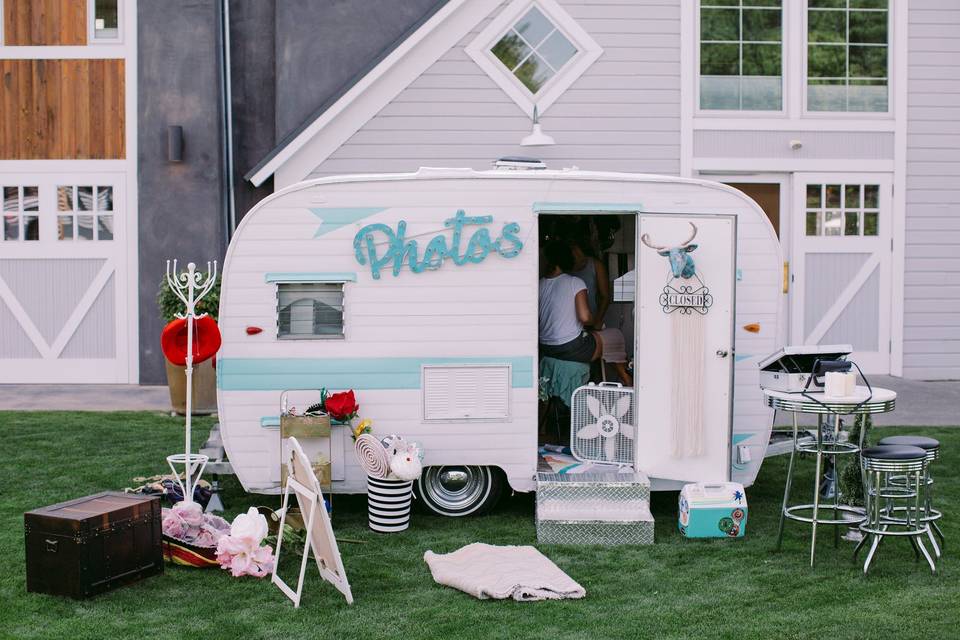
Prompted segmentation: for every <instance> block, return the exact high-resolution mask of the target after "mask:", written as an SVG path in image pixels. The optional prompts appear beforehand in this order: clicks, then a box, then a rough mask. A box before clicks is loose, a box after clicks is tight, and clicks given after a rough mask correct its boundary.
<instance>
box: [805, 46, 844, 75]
mask: <svg viewBox="0 0 960 640" xmlns="http://www.w3.org/2000/svg"><path fill="white" fill-rule="evenodd" d="M807 76H809V77H810V78H845V77H846V76H847V57H846V47H834V46H824V45H819V46H818V45H813V44H812V45H810V46H809V47H808V48H807Z"/></svg>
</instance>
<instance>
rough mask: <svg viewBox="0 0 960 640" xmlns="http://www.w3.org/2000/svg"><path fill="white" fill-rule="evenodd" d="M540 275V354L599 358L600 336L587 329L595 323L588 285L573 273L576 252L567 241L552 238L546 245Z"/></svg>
mask: <svg viewBox="0 0 960 640" xmlns="http://www.w3.org/2000/svg"><path fill="white" fill-rule="evenodd" d="M542 259H543V263H544V264H543V269H542V273H543V277H542V278H540V355H541V356H548V357H551V358H556V359H558V360H572V361H574V362H593V361H594V360H597V359H599V358H600V354H601V353H602V352H603V345H602V343H601V341H600V336H599V335H597V334H595V333H591V332H589V331H584V326H591V325H593V324H594V318H593V314H592V313H590V305H589V303H588V301H587V286H586V285H585V284H584V282H583V280H581V279H580V278H577V277H576V276H571V275H569V274H568V273H565V272H567V271H570V270H571V269H572V268H573V253H572V252H571V251H570V247H569V246H568V245H567V243H565V242H563V241H560V240H551V241H550V242H548V243H546V244H545V245H544V246H543V253H542Z"/></svg>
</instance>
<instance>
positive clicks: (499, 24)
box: [465, 0, 603, 118]
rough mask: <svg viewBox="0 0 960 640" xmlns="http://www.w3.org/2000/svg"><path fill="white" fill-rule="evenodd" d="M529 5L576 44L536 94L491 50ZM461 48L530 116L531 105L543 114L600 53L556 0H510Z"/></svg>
mask: <svg viewBox="0 0 960 640" xmlns="http://www.w3.org/2000/svg"><path fill="white" fill-rule="evenodd" d="M532 7H537V9H539V10H540V12H542V13H543V15H544V16H545V17H546V18H547V19H548V20H550V22H552V23H553V25H554V27H556V28H557V30H558V31H560V33H562V34H563V35H564V37H566V38H567V39H568V40H569V41H570V42H571V43H572V44H573V46H575V47H576V48H577V53H576V54H574V56H573V58H571V59H570V60H569V61H568V62H567V63H566V64H565V65H563V66H562V67H561V68H560V69H558V70H557V73H556V75H554V76H553V77H552V78H550V79H549V80H548V81H547V82H546V84H544V85H543V87H541V89H540V91H538V92H537V93H536V94H533V93H531V92H530V90H529V89H527V87H525V86H524V85H523V83H522V82H520V80H519V79H518V78H517V77H516V76H515V75H514V74H513V73H511V72H510V70H509V69H507V68H506V67H505V66H504V64H503V63H502V62H501V61H500V60H499V59H498V58H497V57H496V56H495V55H494V54H493V52H492V51H491V49H492V48H493V46H494V45H495V44H496V43H497V42H499V41H500V38H502V37H503V36H504V35H506V33H507V32H508V31H509V30H510V29H511V28H512V27H513V25H514V24H516V22H517V20H519V19H520V18H521V17H522V16H524V15H525V14H526V12H527V11H529V10H530V9H531V8H532ZM465 50H466V52H467V55H469V56H470V57H471V58H473V60H474V62H476V63H477V65H478V66H479V67H480V68H481V69H483V71H484V72H485V73H486V74H487V75H488V76H490V78H492V79H493V81H494V82H496V83H497V85H498V86H499V87H500V88H501V89H503V91H504V92H505V93H506V94H507V95H508V96H510V98H511V99H512V100H513V101H514V102H516V103H517V105H518V106H519V107H520V108H521V109H523V111H524V113H526V114H527V116H528V117H531V118H532V117H533V110H534V107H536V109H537V111H538V112H539V113H540V114H543V113H544V112H545V111H546V110H547V109H549V108H550V105H552V104H553V103H554V102H556V101H557V99H558V98H559V97H560V96H561V95H563V93H564V92H565V91H566V90H567V89H569V88H570V86H571V85H572V84H573V83H574V82H575V81H576V80H577V79H578V78H579V77H580V76H581V75H583V73H584V72H585V71H586V70H587V69H588V68H589V67H590V66H591V65H592V64H593V63H594V62H596V60H597V58H599V57H600V56H601V54H602V53H603V49H602V48H601V47H600V45H599V44H597V42H596V41H595V40H594V39H593V38H591V37H590V34H588V33H587V32H586V31H585V30H584V29H583V27H581V26H580V25H579V24H577V22H576V21H575V20H574V19H573V17H571V16H570V14H569V13H567V12H566V10H564V9H563V7H561V6H560V5H559V4H558V3H557V2H556V0H514V1H513V2H512V3H510V4H509V5H507V6H506V7H505V8H504V9H503V10H502V11H501V12H500V14H499V15H498V16H497V17H496V18H494V19H493V20H492V21H491V22H490V24H488V25H487V27H486V28H485V29H484V30H483V31H481V32H480V34H479V35H478V36H477V37H476V38H475V39H474V40H473V41H472V42H471V43H470V44H469V45H467V46H466V48H465Z"/></svg>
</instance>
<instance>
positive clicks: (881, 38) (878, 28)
mask: <svg viewBox="0 0 960 640" xmlns="http://www.w3.org/2000/svg"><path fill="white" fill-rule="evenodd" d="M850 42H851V44H852V43H873V44H887V12H886V11H851V12H850Z"/></svg>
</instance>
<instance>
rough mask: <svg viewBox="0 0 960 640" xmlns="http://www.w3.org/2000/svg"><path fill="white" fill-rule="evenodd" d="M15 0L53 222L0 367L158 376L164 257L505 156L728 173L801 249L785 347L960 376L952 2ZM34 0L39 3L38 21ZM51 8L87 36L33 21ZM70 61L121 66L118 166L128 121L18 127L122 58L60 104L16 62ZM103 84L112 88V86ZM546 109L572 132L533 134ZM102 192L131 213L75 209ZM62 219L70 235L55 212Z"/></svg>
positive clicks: (2, 154) (10, 314)
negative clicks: (839, 352)
mask: <svg viewBox="0 0 960 640" xmlns="http://www.w3.org/2000/svg"><path fill="white" fill-rule="evenodd" d="M0 4H2V6H3V15H4V29H3V34H2V36H0V37H3V41H2V47H0V64H3V65H4V67H3V72H4V76H3V77H4V86H3V88H2V89H0V90H2V91H3V92H4V93H3V94H2V95H3V100H4V101H5V102H4V103H3V105H4V109H3V112H4V113H5V114H7V115H6V116H4V118H3V121H4V122H3V126H4V129H3V131H2V132H0V158H2V159H0V172H2V173H0V184H2V185H3V186H5V187H6V186H10V187H15V188H16V189H17V199H16V201H14V199H13V196H12V194H13V191H12V190H11V191H9V193H10V194H11V199H10V204H9V205H7V204H6V200H5V206H9V207H10V210H9V212H8V211H5V212H4V213H5V220H7V219H10V220H13V219H14V218H16V219H17V221H18V224H20V225H21V226H22V225H29V224H34V225H35V228H37V229H38V230H39V240H28V239H27V238H26V235H18V236H17V237H16V239H15V240H14V239H13V237H12V232H11V237H10V239H9V240H7V239H6V238H7V235H6V231H5V235H4V238H5V240H4V241H3V242H2V243H0V302H2V304H3V305H5V306H4V307H2V308H0V362H2V363H3V366H2V370H3V371H5V372H6V373H4V374H3V376H4V377H3V381H24V380H25V379H26V378H25V377H24V376H27V377H29V379H31V380H34V379H35V380H36V381H45V380H50V381H53V380H61V379H62V380H64V381H67V380H68V379H71V376H73V377H74V378H81V379H82V378H83V372H88V371H91V370H96V371H98V372H106V371H110V372H111V373H103V379H104V380H106V379H110V380H115V381H131V382H136V381H142V382H160V381H162V376H163V367H162V360H161V357H160V354H159V349H158V348H157V342H158V340H157V336H158V335H159V330H160V327H161V324H162V323H161V321H160V319H159V317H158V315H157V313H156V306H155V302H154V300H155V296H156V290H157V286H158V284H159V280H160V277H161V275H162V272H163V264H164V261H165V259H166V258H167V257H178V258H180V259H182V260H183V259H192V260H195V261H197V262H200V263H203V262H205V261H206V260H208V259H215V258H217V257H219V256H221V255H222V253H223V251H224V249H225V247H226V244H227V242H228V239H229V236H230V234H231V232H232V229H233V228H234V226H235V225H236V224H237V223H238V222H239V221H240V220H241V219H242V217H243V214H244V213H245V212H246V211H247V210H249V208H250V207H252V206H254V204H255V203H256V202H257V201H258V200H259V199H261V198H262V197H263V196H264V195H266V194H267V193H270V192H272V191H273V190H275V189H279V188H282V187H284V186H286V185H289V184H292V183H294V182H297V181H300V180H304V179H308V178H311V177H318V176H325V175H331V174H343V173H358V172H361V173H378V172H396V171H415V170H417V169H418V168H419V167H421V166H457V167H472V168H475V169H484V168H489V167H490V163H491V161H492V160H494V159H496V158H498V157H502V156H508V155H526V156H536V157H538V158H540V159H542V160H544V161H545V162H546V163H547V164H548V166H550V167H551V168H561V167H565V166H577V167H580V168H581V169H596V170H614V171H627V172H643V173H660V174H668V175H681V176H689V177H703V178H708V179H711V180H718V181H722V182H726V183H730V184H734V185H736V186H737V187H738V188H740V189H742V190H744V191H745V192H747V193H748V194H750V195H751V196H753V197H754V199H755V200H757V202H758V203H759V204H760V205H761V206H762V207H763V209H764V210H765V211H766V213H767V215H768V217H769V218H770V221H771V223H772V224H773V226H774V228H775V229H776V230H777V232H778V234H779V237H780V240H781V243H782V246H783V250H784V255H785V264H784V265H783V274H782V277H783V290H784V293H783V311H784V312H785V313H787V314H788V317H789V322H788V325H789V326H788V328H787V329H786V331H785V332H784V334H783V335H781V336H780V339H781V340H782V341H784V342H789V343H819V344H831V343H846V342H849V343H852V344H853V345H854V347H855V353H856V359H857V361H858V362H859V363H860V364H861V366H864V368H865V370H868V371H872V372H877V373H892V374H894V375H903V376H905V377H910V378H924V379H931V378H932V379H948V378H960V286H958V285H956V284H955V278H956V276H957V275H958V272H960V222H958V220H960V218H958V217H957V216H956V215H955V214H954V213H953V209H954V208H955V207H956V205H957V204H958V203H960V189H958V187H957V186H956V185H957V184H958V179H960V151H958V148H960V5H958V4H957V3H955V2H953V1H952V0H689V1H688V0H602V1H600V0H597V1H594V0H446V1H445V2H444V1H441V2H437V1H436V0H404V1H403V2H396V1H395V0H365V1H364V2H362V3H357V2H310V1H308V0H283V1H281V2H273V1H271V0H229V1H228V0H209V1H206V2H196V1H192V2H190V1H187V0H171V1H170V2H164V3H147V2H140V3H134V2H130V1H129V0H128V1H127V2H124V0H119V5H118V6H119V8H118V9H117V16H118V22H117V24H118V25H120V27H118V35H117V36H116V38H117V39H116V40H113V41H110V42H104V43H100V42H99V41H98V40H97V35H96V33H97V31H96V29H97V24H98V23H97V19H98V18H97V17H96V12H97V11H98V10H99V9H98V7H99V6H100V5H101V4H102V5H104V6H111V3H101V2H94V0H90V1H89V2H88V1H87V0H73V1H72V2H71V1H69V0H59V1H58V2H54V1H48V0H35V1H34V2H27V1H26V0H0ZM27 6H29V7H37V6H40V7H43V8H44V9H43V12H40V13H39V14H38V13H36V12H35V13H31V14H30V16H31V17H24V15H25V14H24V13H23V12H25V11H30V10H28V9H25V8H24V7H27ZM71 7H72V10H73V12H74V13H70V12H69V11H68V9H69V8H71ZM78 7H79V8H83V9H84V11H85V13H84V20H85V24H87V25H88V26H87V27H86V30H85V31H83V33H82V34H81V33H80V31H81V30H80V29H79V26H77V25H79V24H80V23H79V21H78V20H79V18H77V17H76V16H77V15H79V14H80V13H81V12H80V10H79V9H78ZM57 11H60V12H61V14H62V15H68V14H69V15H72V16H74V18H73V19H74V22H72V23H70V24H71V25H72V26H70V27H69V28H68V27H66V26H65V27H62V28H59V30H57V29H54V28H46V27H44V28H42V29H41V28H39V27H37V26H36V25H39V24H41V23H43V24H46V22H45V20H47V19H48V18H49V16H52V15H54V14H55V13H56V12H57ZM38 16H39V17H38ZM91 16H92V18H91ZM91 19H92V20H93V21H92V22H91ZM64 24H66V23H64ZM104 24H106V22H105V23H104ZM25 25H27V26H25ZM91 25H92V26H91ZM28 26H29V28H28ZM107 28H108V27H104V29H107ZM27 32H29V33H30V34H31V35H30V36H29V37H30V38H31V42H29V43H25V42H24V41H23V40H22V38H24V37H25V36H23V35H22V34H23V33H27ZM54 33H56V34H57V35H56V37H55V38H54V36H52V35H50V34H54ZM81 35H83V36H84V37H85V38H86V39H85V40H83V42H82V43H77V42H75V40H77V39H79V38H80V37H81ZM51 38H54V39H56V38H59V39H60V40H58V41H57V43H52V42H48V40H50V39H51ZM77 60H99V61H107V62H98V63H97V64H101V65H102V64H112V65H116V64H118V63H121V64H122V65H123V70H124V71H123V77H124V81H125V83H124V85H123V87H122V91H123V94H124V100H123V103H124V107H125V109H124V111H123V116H124V117H123V118H122V119H121V120H122V124H123V127H124V128H123V130H122V132H121V133H120V134H119V135H121V136H122V140H123V142H122V144H121V145H120V146H121V147H122V153H123V155H119V157H116V156H118V149H117V145H118V143H117V142H116V140H117V138H116V135H117V134H116V133H110V134H107V133H104V134H103V136H104V137H103V139H104V142H102V143H101V142H99V140H100V138H97V136H96V135H94V138H96V139H97V140H98V142H97V144H98V145H101V146H100V147H98V149H97V150H95V151H89V150H86V151H84V153H85V154H86V155H82V157H81V155H78V154H79V151H76V150H74V148H75V147H76V145H77V143H76V142H75V141H73V140H72V139H71V138H70V136H72V135H74V134H73V131H74V130H75V129H76V128H75V127H70V126H66V125H62V124H57V125H56V127H55V128H56V130H57V131H64V130H65V131H66V132H65V133H63V134H62V137H61V138H58V139H54V137H52V136H47V137H44V136H39V135H38V136H31V135H24V134H21V133H20V132H21V131H23V130H26V131H31V130H34V129H35V130H42V129H43V127H44V126H47V123H51V122H54V121H53V120H50V118H49V117H48V118H47V119H46V120H43V119H40V120H36V119H31V117H32V116H29V114H30V113H40V112H43V113H48V114H49V113H51V112H53V111H55V110H53V111H51V109H52V107H51V106H50V105H51V104H54V102H51V100H59V102H58V103H56V104H58V105H59V107H58V108H66V107H65V106H64V105H65V102H64V99H63V98H64V96H65V95H71V96H72V95H75V94H76V91H77V90H76V87H71V86H70V85H69V84H67V85H66V86H63V83H69V79H71V78H74V77H77V78H79V79H80V80H79V86H81V87H82V86H84V84H86V85H87V86H94V85H93V84H92V82H91V80H90V79H97V78H98V77H99V76H97V75H96V74H99V73H106V72H105V71H103V72H102V71H99V70H88V71H86V72H85V73H87V74H88V75H87V76H84V75H83V72H78V73H79V75H76V74H73V72H70V73H67V72H66V71H63V70H59V71H58V72H57V73H59V74H60V75H59V76H58V77H63V78H67V79H65V80H62V81H61V82H60V83H59V84H58V85H57V86H58V89H57V91H58V93H57V95H58V96H59V98H56V99H53V98H49V97H43V98H41V97H40V96H39V94H36V93H35V92H34V91H35V90H34V87H36V86H41V85H42V83H32V84H30V89H29V90H28V89H27V88H25V87H24V85H22V84H20V83H22V82H25V81H23V80H22V79H21V80H8V78H22V77H23V76H24V75H29V76H30V77H31V78H33V77H39V75H40V74H43V73H44V70H42V69H40V68H39V67H41V66H51V65H49V64H39V62H35V61H41V62H44V63H46V61H54V62H56V64H63V61H74V62H72V63H71V64H76V62H75V61H77ZM111 60H112V61H114V62H109V61H111ZM25 64H26V65H38V66H31V67H29V73H28V71H27V69H28V67H26V66H23V67H21V66H16V65H25ZM115 76H116V71H114V75H113V76H111V77H115ZM85 77H86V78H90V79H87V80H84V78H85ZM96 86H97V87H98V88H99V89H100V91H97V92H95V93H96V94H97V98H96V103H97V104H100V97H99V96H100V94H101V93H104V92H105V91H106V90H107V89H108V87H111V86H113V87H114V89H113V90H114V91H116V85H115V84H110V83H108V82H107V81H106V79H105V80H104V82H103V83H100V82H99V81H98V83H97V85H96ZM11 87H15V89H11ZM43 95H44V96H46V94H43ZM104 96H106V93H104ZM10 100H13V102H9V101H10ZM44 101H46V102H44ZM115 102H116V101H115V100H114V102H111V100H110V99H109V98H107V97H104V98H103V104H107V103H110V104H114V103H115ZM8 104H11V105H16V106H17V108H19V109H20V111H19V112H16V113H19V115H15V116H12V115H11V114H13V113H15V112H13V111H9V110H8V107H7V106H6V105H8ZM69 104H70V105H73V104H75V103H74V102H70V103H69ZM25 105H26V107H25ZM94 111H95V112H96V109H94ZM535 111H536V115H537V117H538V118H539V123H540V124H541V126H542V128H543V131H544V132H545V133H546V134H548V135H549V136H551V137H552V138H553V141H554V144H551V145H547V146H537V147H529V146H522V145H521V140H522V139H523V138H524V137H526V136H527V135H529V133H530V130H531V125H532V121H533V117H534V112H535ZM58 113H59V112H58ZM71 113H72V111H71ZM78 113H81V114H83V113H86V112H84V111H82V110H81V111H79V112H78ZM97 113H98V112H97ZM84 117H86V118H87V119H88V120H89V121H90V122H91V123H92V124H91V125H89V126H90V127H94V126H97V123H98V122H101V123H102V122H105V121H109V122H116V120H117V119H116V118H115V117H113V116H104V117H103V118H102V119H100V118H99V116H96V115H86V116H84ZM56 122H58V123H59V122H60V121H59V120H57V121H56ZM31 127H33V128H34V129H31ZM175 127H180V129H179V132H180V134H176V131H177V130H176V129H175ZM172 128H173V129H172ZM76 130H77V131H78V132H80V133H78V135H80V136H81V137H82V135H83V133H82V132H83V129H82V128H81V129H76ZM172 131H173V133H171V132H172ZM11 132H14V133H11ZM134 132H135V135H134ZM87 135H90V134H87ZM177 135H181V139H180V142H182V146H181V147H180V148H181V150H182V156H181V157H179V159H177V158H174V157H172V156H171V154H170V152H171V149H170V146H171V144H172V143H171V136H173V137H174V139H176V136H177ZM51 140H52V142H51ZM57 140H60V142H57ZM111 140H112V141H113V142H109V141H111ZM65 144H66V145H68V146H69V150H70V151H69V153H68V152H66V151H64V149H65V147H64V145H65ZM24 145H26V146H24ZM58 145H59V146H58ZM111 145H112V146H111ZM100 149H102V150H100ZM31 154H32V155H31ZM38 154H40V155H38ZM91 154H93V155H91ZM96 154H100V155H102V156H107V157H99V156H97V155H96ZM111 154H112V155H111ZM111 176H112V178H111ZM68 178H69V180H68ZM111 180H113V181H111ZM117 181H119V182H117ZM8 183H9V184H8ZM44 184H46V185H47V187H45V188H44V187H43V185H44ZM118 185H119V186H118ZM101 186H103V187H111V188H112V198H113V200H112V204H111V206H112V207H113V209H112V210H110V211H107V210H104V211H100V210H98V209H97V208H96V207H97V206H98V205H97V204H96V203H94V204H93V207H94V208H93V210H88V209H85V208H84V209H81V208H79V207H86V206H87V205H86V204H83V203H84V199H85V198H86V199H90V198H89V197H88V194H93V193H96V194H99V193H100V190H99V189H100V187H101ZM27 187H30V188H31V189H36V191H34V190H29V191H28V190H26V188H27ZM60 187H65V189H63V190H61V189H60ZM81 187H82V188H83V189H84V190H83V191H82V192H81V191H80V188H81ZM89 189H92V190H93V191H90V190H89ZM67 191H70V195H71V196H72V197H73V200H72V201H69V202H67V201H66V200H64V202H65V204H61V203H60V202H59V200H62V199H64V198H66V197H67V196H66V193H67ZM61 192H62V193H63V195H62V196H61V195H60V194H61ZM5 193H6V192H5ZM34 193H37V194H38V195H37V202H38V204H37V205H32V204H25V203H27V202H28V198H32V197H33V194H34ZM45 194H46V195H45ZM98 197H99V195H98ZM94 200H96V199H94ZM30 202H33V201H32V200H31V201H30ZM91 202H93V200H91ZM96 202H99V200H96ZM121 203H122V204H121ZM68 205H69V206H70V207H73V208H71V209H66V208H65V209H64V210H62V212H61V211H60V210H59V207H60V206H64V207H67V206H68ZM28 206H30V207H33V206H36V207H37V209H33V208H30V210H27V207H28ZM34 211H36V212H37V213H34ZM44 211H48V215H47V216H46V217H45V216H44ZM121 211H122V212H123V213H122V215H121ZM53 213H56V215H51V214H53ZM98 216H99V217H101V218H104V219H105V220H106V219H108V218H109V217H110V216H112V224H113V227H112V234H113V238H112V240H103V241H101V240H100V236H99V235H98V234H99V233H100V229H101V227H99V226H96V227H95V229H94V231H93V235H92V237H91V239H87V237H88V236H90V232H89V231H88V230H87V227H84V226H81V224H83V225H87V224H88V223H90V224H95V225H99V224H101V223H100V221H99V218H98ZM68 217H69V218H70V219H71V222H72V223H74V224H76V231H75V236H74V239H73V240H72V241H71V242H69V243H68V241H67V240H65V239H62V238H61V236H62V235H63V233H64V232H63V231H62V230H61V227H58V226H57V225H58V224H61V223H59V222H57V220H63V221H64V223H63V224H65V221H66V220H67V218H68ZM55 219H56V220H55ZM33 220H38V221H39V226H36V223H34V222H33ZM73 221H75V222H73ZM93 221H96V222H93ZM11 224H13V223H12V222H11ZM44 225H46V227H44ZM45 228H49V229H50V231H47V232H46V235H45V234H44V229H45ZM64 228H65V227H64ZM104 228H106V227H104ZM24 229H26V227H24ZM18 233H20V232H18ZM23 233H24V234H25V233H26V232H25V231H24V232H23ZM31 233H34V232H32V231H31ZM81 233H82V234H83V239H81ZM108 233H111V232H110V231H105V232H104V234H105V235H104V238H106V237H107V235H106V234H108ZM66 248H69V252H67V253H64V252H63V249H66ZM70 261H73V262H70ZM97 265H100V266H97ZM41 274H42V275H41ZM65 275H69V278H67V277H65ZM37 278H40V280H38V279H37ZM44 278H45V279H44ZM82 278H86V279H87V281H89V285H88V286H87V287H86V288H85V289H84V286H83V284H82V283H80V282H79V280H80V279H82ZM71 279H76V280H77V281H76V282H72V281H71ZM36 282H43V283H44V284H43V286H42V287H35V286H30V285H28V284H27V283H36ZM100 285H102V286H100ZM97 287H99V288H97ZM81 289H82V291H79V290H81ZM91 289H95V290H96V291H95V292H94V293H91ZM40 291H42V292H43V293H40ZM101 291H114V292H115V293H114V294H113V295H114V297H113V298H109V295H108V294H103V295H101ZM116 292H122V297H118V296H120V293H116ZM68 293H69V295H68ZM44 296H47V297H44ZM71 296H72V297H71ZM44 300H49V301H55V302H56V304H53V303H52V302H49V303H45V302H44ZM135 301H136V302H135ZM45 304H47V305H52V306H49V307H45V306H44V305H45ZM71 305H72V306H71ZM111 305H112V306H111ZM68 307H69V309H68ZM47 311H49V312H47ZM108 312H109V313H108ZM111 314H112V315H111ZM108 315H109V316H110V317H111V318H112V320H111V322H112V323H113V325H114V326H115V329H116V331H115V333H114V334H113V336H114V340H113V342H111V343H110V344H112V345H113V347H112V348H113V351H104V350H103V347H104V344H106V342H109V340H106V339H105V338H104V337H103V336H105V335H106V333H104V331H106V329H105V328H104V327H105V326H106V325H109V324H110V323H109V322H107V323H106V324H105V323H104V320H103V318H104V317H105V316H108ZM88 319H89V321H87V320H88ZM761 324H762V323H761ZM93 329H96V330H97V331H100V333H96V332H93V333H91V332H92V331H93ZM11 336H13V337H11ZM75 336H76V337H75ZM98 340H99V341H100V342H97V341H98ZM105 340H106V342H105ZM98 345H99V346H98ZM95 347H96V348H99V349H100V351H97V350H96V348H95ZM72 354H73V355H76V356H77V357H72ZM111 359H112V360H111ZM107 361H112V362H113V364H112V365H111V364H107ZM121 362H122V363H123V364H122V366H121ZM8 364H9V366H7V365H8ZM92 365H96V366H95V367H94V366H92ZM15 369H16V370H17V373H11V372H13V371H14V370H15ZM71 371H72V372H75V375H74V374H71V373H70V372H71ZM28 372H30V373H28ZM98 375H99V374H98ZM98 379H99V378H98Z"/></svg>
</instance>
